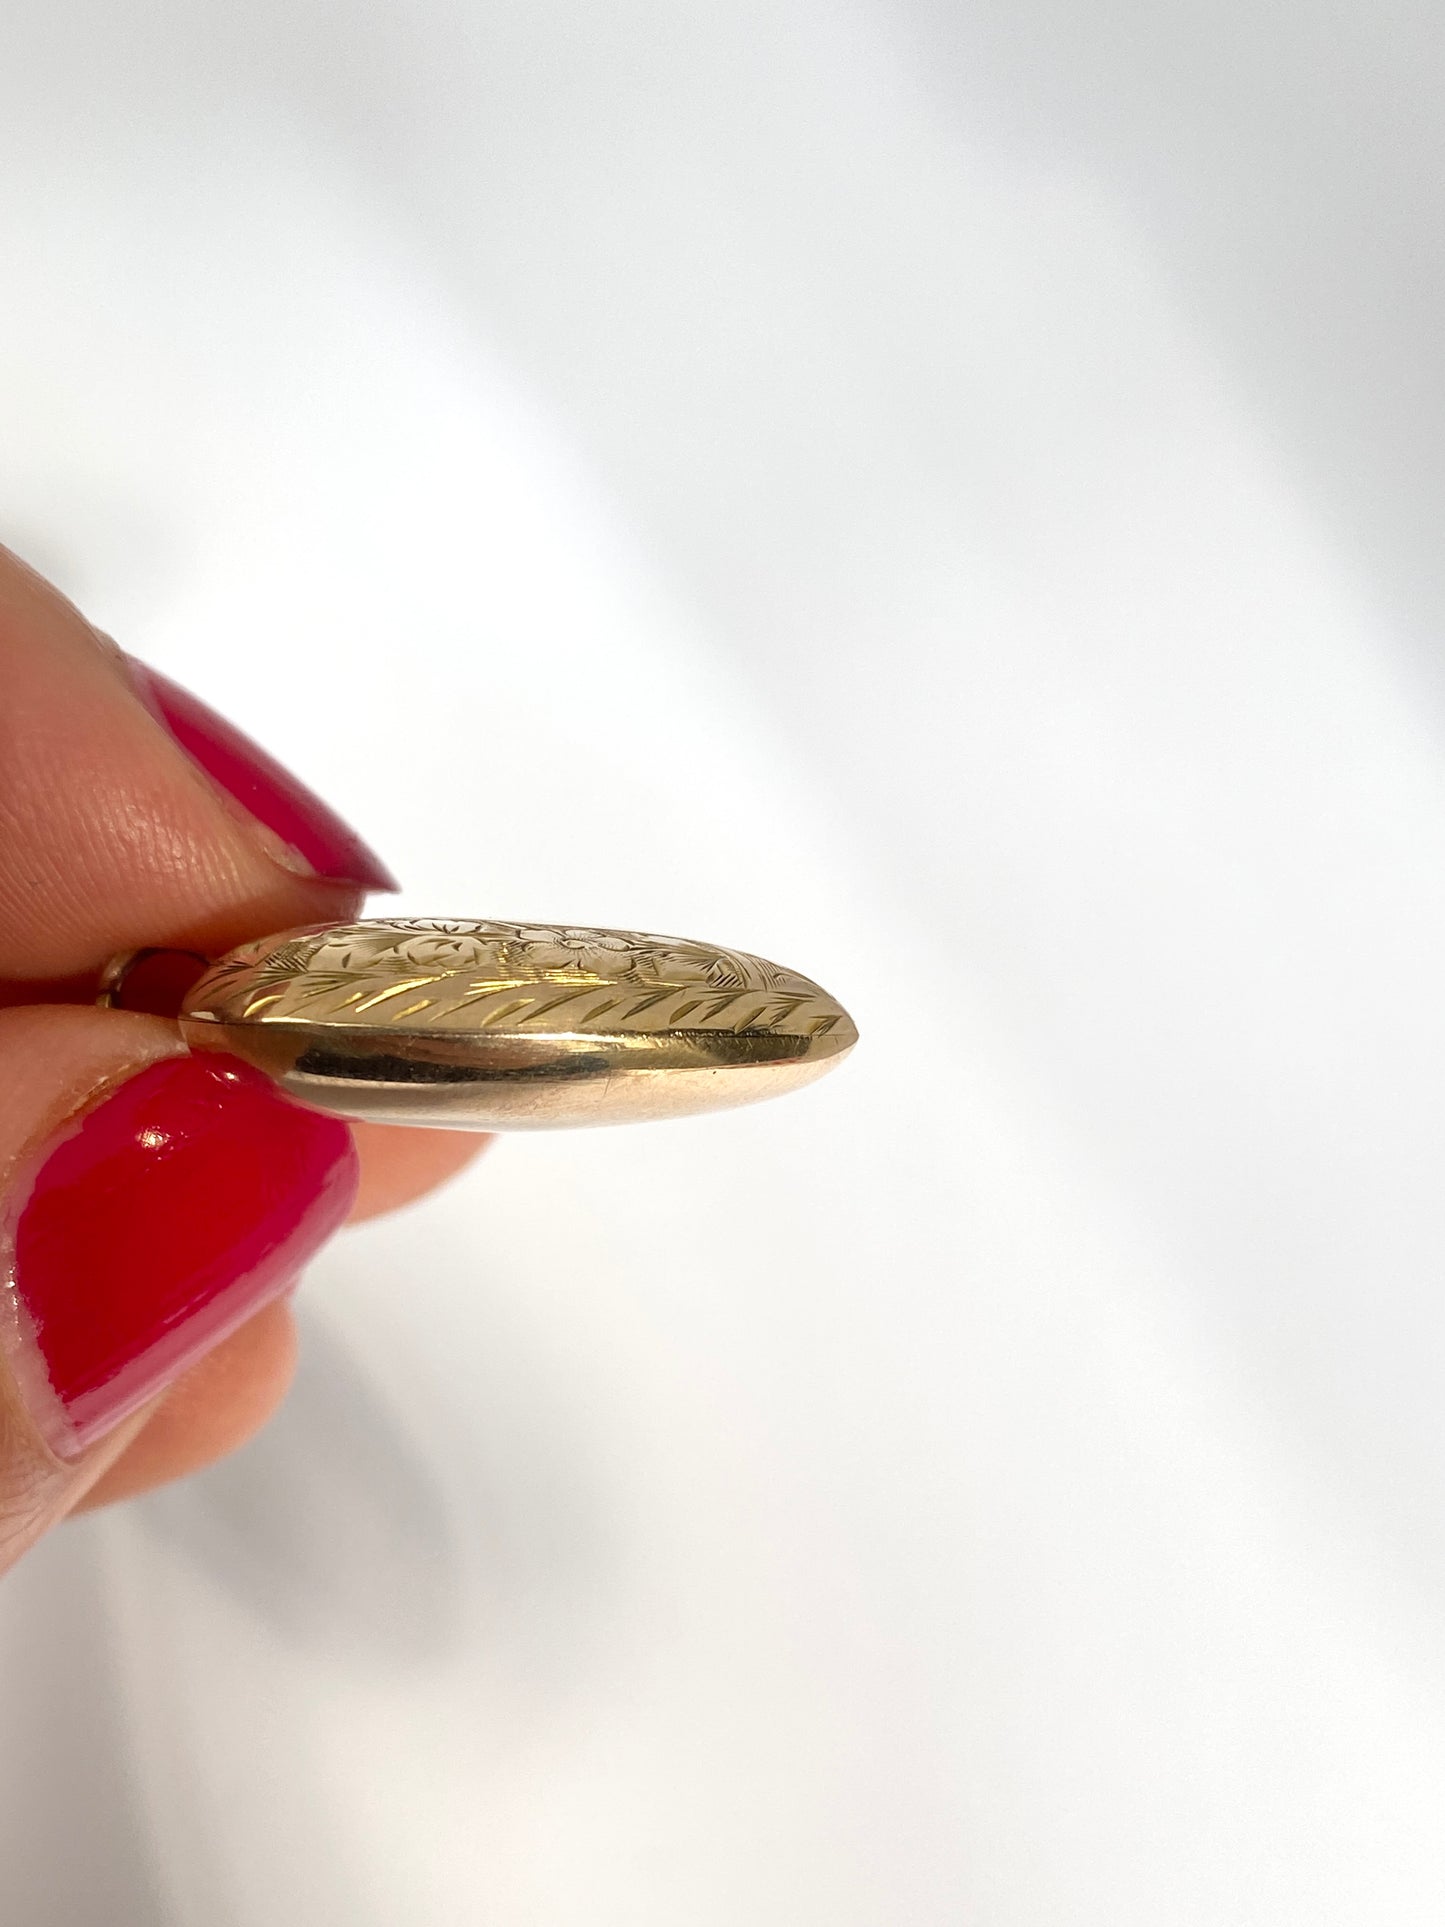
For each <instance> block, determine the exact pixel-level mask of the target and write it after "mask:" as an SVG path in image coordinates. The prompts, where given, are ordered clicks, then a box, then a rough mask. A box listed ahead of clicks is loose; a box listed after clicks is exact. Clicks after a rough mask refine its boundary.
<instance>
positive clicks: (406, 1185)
mask: <svg viewBox="0 0 1445 1927" xmlns="http://www.w3.org/2000/svg"><path fill="white" fill-rule="evenodd" d="M351 1134H352V1136H353V1137H354V1138H355V1139H356V1148H357V1150H358V1151H359V1152H360V1153H361V1188H360V1190H359V1191H358V1192H357V1194H356V1202H355V1204H354V1205H353V1206H352V1208H351V1221H352V1223H353V1224H355V1223H356V1222H357V1221H358V1220H360V1219H362V1218H375V1217H379V1216H380V1215H381V1214H382V1213H383V1212H385V1211H397V1210H400V1209H401V1208H402V1206H404V1205H408V1204H412V1203H414V1202H415V1201H416V1199H418V1198H420V1197H424V1196H425V1195H426V1193H427V1192H429V1191H434V1190H436V1189H437V1187H438V1186H439V1185H442V1184H446V1183H448V1182H449V1181H450V1180H451V1179H452V1178H454V1177H456V1176H458V1175H459V1173H461V1172H462V1171H464V1170H465V1169H466V1168H467V1166H468V1165H469V1164H471V1162H472V1161H473V1159H475V1158H476V1157H478V1156H479V1155H480V1154H481V1153H482V1152H483V1151H484V1150H485V1149H486V1148H487V1146H488V1145H489V1144H490V1143H491V1142H492V1139H491V1138H490V1137H489V1136H488V1135H486V1134H485V1133H483V1132H479V1131H430V1130H416V1129H413V1128H409V1127H404V1126H401V1125H395V1124H353V1125H352V1127H351Z"/></svg>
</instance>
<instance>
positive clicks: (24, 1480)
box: [0, 1009, 181, 1569]
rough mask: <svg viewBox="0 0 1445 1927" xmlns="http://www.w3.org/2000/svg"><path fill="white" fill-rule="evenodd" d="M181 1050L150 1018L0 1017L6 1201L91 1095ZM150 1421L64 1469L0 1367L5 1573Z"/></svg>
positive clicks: (81, 1014)
mask: <svg viewBox="0 0 1445 1927" xmlns="http://www.w3.org/2000/svg"><path fill="white" fill-rule="evenodd" d="M180 1048H181V1046H180V1040H179V1038H178V1037H177V1036H176V1034H175V1032H174V1031H173V1030H172V1029H171V1028H170V1027H169V1026H167V1025H165V1024H162V1023H159V1022H157V1021H156V1020H155V1019H154V1018H149V1017H131V1016H128V1015H126V1014H125V1013H122V1012H115V1011H111V1012H103V1011H96V1010H63V1009H28V1010H5V1011H0V1086H3V1089H4V1092H5V1102H4V1105H3V1106H0V1197H3V1196H4V1195H5V1194H6V1193H7V1192H8V1191H9V1189H10V1187H11V1185H12V1184H13V1182H14V1181H15V1178H16V1174H17V1169H18V1167H19V1166H20V1164H21V1163H22V1162H23V1160H24V1159H25V1157H26V1156H27V1154H28V1153H29V1152H30V1151H31V1149H32V1147H34V1146H35V1145H37V1144H39V1143H41V1142H42V1141H43V1140H44V1139H45V1138H47V1137H48V1136H49V1135H50V1134H51V1133H52V1132H53V1131H55V1130H56V1129H57V1128H58V1127H59V1126H60V1125H61V1124H62V1123H63V1122H64V1121H65V1119H66V1118H67V1117H69V1116H71V1115H73V1113H74V1112H75V1111H76V1110H77V1109H78V1108H79V1107H80V1106H81V1105H82V1104H83V1103H84V1102H85V1101H86V1099H87V1098H89V1097H90V1096H91V1095H92V1094H93V1093H94V1092H96V1091H97V1090H99V1089H102V1088H104V1086H105V1085H107V1084H109V1083H114V1082H119V1081H120V1080H121V1079H122V1078H124V1077H127V1076H129V1075H131V1074H132V1073H134V1072H135V1071H138V1070H140V1069H142V1068H143V1067H144V1066H145V1065H147V1064H152V1063H156V1062H158V1061H159V1060H160V1059H161V1058H164V1057H169V1056H174V1055H176V1054H177V1053H178V1052H179V1050H180ZM149 1415H150V1414H149V1411H148V1410H146V1411H142V1412H139V1413H136V1414H135V1415H134V1416H133V1417H132V1418H131V1419H129V1420H128V1421H127V1422H126V1423H125V1424H123V1425H121V1426H118V1427H117V1428H116V1430H115V1431H114V1432H112V1433H110V1434H108V1435H107V1436H106V1437H105V1438H104V1439H102V1440H100V1441H99V1442H98V1443H97V1444H96V1445H94V1446H92V1447H91V1448H90V1450H89V1451H88V1452H86V1453H85V1454H84V1455H83V1456H82V1457H81V1458H80V1459H79V1460H77V1461H73V1462H67V1461H64V1460H61V1459H59V1458H57V1457H56V1456H55V1454H54V1453H53V1452H52V1451H51V1450H50V1448H49V1446H48V1445H46V1443H45V1442H44V1440H43V1439H42V1438H41V1436H40V1434H39V1432H38V1431H37V1430H36V1427H35V1425H34V1423H33V1422H32V1420H31V1417H30V1415H29V1413H28V1411H27V1410H26V1407H25V1403H24V1400H23V1399H22V1397H21V1395H20V1392H19V1388H18V1386H17V1384H16V1382H15V1379H14V1377H13V1375H12V1373H11V1371H10V1370H9V1366H8V1362H7V1363H6V1364H5V1365H3V1366H0V1569H3V1568H4V1567H5V1566H7V1565H9V1564H10V1563H11V1562H13V1560H14V1559H16V1558H17V1557H18V1556H19V1555H20V1553H21V1552H23V1551H24V1550H25V1549H26V1547H27V1546H29V1545H31V1544H33V1543H34V1541H35V1540H36V1539H37V1538H39V1536H40V1535H41V1533H43V1532H44V1531H46V1530H47V1529H48V1528H49V1527H50V1526H51V1525H53V1524H54V1522H55V1521H56V1520H57V1519H59V1518H62V1517H64V1515H65V1514H66V1513H67V1512H69V1511H70V1510H71V1509H72V1508H73V1507H74V1506H75V1505H77V1504H78V1503H79V1501H80V1500H81V1499H82V1498H83V1497H84V1496H85V1494H86V1492H87V1491H88V1490H89V1489H90V1488H91V1487H92V1486H93V1485H94V1483H95V1482H96V1481H97V1480H98V1479H99V1478H101V1477H102V1476H103V1475H104V1473H105V1472H107V1471H108V1470H109V1469H110V1467H111V1466H112V1465H113V1464H114V1463H115V1462H116V1461H117V1460H118V1459H119V1458H120V1457H121V1456H122V1455H123V1454H124V1453H125V1451H126V1449H127V1447H128V1446H129V1444H130V1443H131V1441H132V1440H133V1439H134V1438H135V1437H137V1436H138V1434H139V1433H140V1432H141V1431H142V1430H143V1428H144V1426H145V1424H146V1421H147V1419H148V1417H149Z"/></svg>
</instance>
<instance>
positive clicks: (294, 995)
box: [180, 918, 858, 1131]
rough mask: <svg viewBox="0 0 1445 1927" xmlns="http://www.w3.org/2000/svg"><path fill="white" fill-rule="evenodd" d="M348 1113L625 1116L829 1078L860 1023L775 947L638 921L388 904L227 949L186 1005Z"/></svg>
mask: <svg viewBox="0 0 1445 1927" xmlns="http://www.w3.org/2000/svg"><path fill="white" fill-rule="evenodd" d="M180 1025H181V1030H182V1032H183V1034H184V1036H185V1038H186V1041H187V1043H188V1044H189V1045H190V1046H191V1048H192V1049H193V1050H213V1051H224V1052H228V1053H229V1054H230V1055H232V1056H234V1057H239V1058H242V1059H244V1060H245V1061H246V1062H247V1063H249V1064H253V1065H255V1066H256V1067H257V1068H258V1069H259V1070H262V1071H265V1072H266V1073H267V1075H268V1076H270V1077H272V1078H274V1079H275V1080H276V1082H277V1083H278V1084H280V1085H281V1086H282V1087H283V1088H284V1089H285V1090H286V1091H288V1092H289V1093H290V1094H291V1095H292V1096H293V1097H295V1098H297V1099H299V1100H300V1101H301V1102H303V1103H305V1104H309V1105H312V1106H314V1107H315V1108H317V1109H319V1110H324V1111H332V1112H335V1113H337V1114H339V1115H341V1116H343V1117H353V1118H369V1119H373V1120H375V1121H377V1122H382V1123H392V1124H419V1125H439V1126H445V1127H447V1128H450V1129H458V1128H460V1129H474V1130H479V1131H515V1130H539V1129H551V1128H558V1127H565V1126H569V1125H586V1124H624V1123H629V1122H632V1121H634V1120H637V1119H645V1118H660V1117H679V1116H683V1115H685V1114H687V1113H689V1112H693V1111H709V1110H715V1109H719V1108H721V1107H723V1106H728V1105H734V1104H749V1103H752V1102H753V1101H754V1100H756V1099H759V1098H764V1097H772V1096H775V1095H777V1094H780V1093H781V1092H784V1091H790V1090H795V1089H797V1087H798V1086H799V1085H802V1084H807V1083H811V1082H812V1080H813V1079H814V1078H816V1077H820V1076H821V1075H822V1074H823V1072H824V1071H826V1070H828V1069H830V1068H831V1067H832V1066H833V1065H834V1064H836V1063H838V1062H839V1061H840V1060H841V1059H842V1058H843V1057H844V1056H845V1055H846V1053H847V1052H848V1051H849V1050H851V1049H852V1047H853V1045H854V1044H855V1043H856V1042H857V1038H858V1033H857V1030H856V1028H855V1027H854V1024H853V1022H852V1019H851V1018H850V1017H849V1016H848V1013H847V1012H846V1011H845V1010H844V1009H843V1007H842V1005H841V1004H839V1003H837V1002H836V1001H835V1000H834V999H833V998H832V997H830V996H829V995H828V994H827V992H826V991H824V990H821V989H819V987H818V985H817V984H815V983H812V982H811V981H810V980H809V979H808V978H806V977H800V976H799V975H798V974H797V973H796V972H795V971H791V970H784V969H782V968H781V967H780V966H779V965H777V964H772V963H768V962H766V961H765V960H764V959H763V958H761V957H753V956H749V955H747V954H746V953H744V952H742V951H737V950H724V949H721V948H719V947H717V946H716V945H713V944H704V943H693V942H689V941H686V940H684V939H682V938H675V937H652V936H644V935H642V934H640V933H639V932H637V931H634V930H592V929H579V928H573V927H571V926H567V925H561V924H535V923H494V922H460V921H453V920H450V919H447V920H437V921H432V920H426V919H409V918H384V919H376V920H373V921H368V922H363V923H350V924H325V925H315V926H312V927H310V928H307V929H303V930H288V931H284V932H282V933H281V934H280V935H277V936H274V937H266V938H262V939H261V940H259V941H257V942H253V943H248V944H244V945H242V946H241V948H239V949H237V950H233V951H231V952H230V953H229V954H228V955H226V956H224V957H222V958H220V959H219V960H218V961H216V962H215V963H213V964H212V965H211V966H210V967H209V968H208V969H207V970H206V972H205V974H204V975H203V976H202V977H201V978H200V979H199V980H198V981H197V982H196V983H195V984H193V985H192V987H191V989H190V991H189V992H188V994H187V995H186V997H185V1000H184V1003H183V1004H182V1007H181V1011H180Z"/></svg>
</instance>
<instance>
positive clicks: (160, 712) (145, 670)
mask: <svg viewBox="0 0 1445 1927" xmlns="http://www.w3.org/2000/svg"><path fill="white" fill-rule="evenodd" d="M126 660H127V662H128V663H129V665H130V672H131V676H132V678H133V679H134V682H135V685H136V688H137V689H138V690H139V692H140V696H141V700H142V701H143V702H144V703H145V705H146V707H147V709H149V710H150V712H151V714H152V715H153V716H154V717H155V718H156V720H157V722H159V723H161V724H163V725H164V727H165V728H166V729H167V730H169V732H170V734H171V735H172V736H173V737H174V738H175V740H176V741H177V742H178V743H179V744H180V746H181V748H182V749H183V750H184V751H185V752H186V754H187V755H188V756H189V757H190V758H191V760H192V761H193V762H196V763H199V764H200V766H201V768H202V769H203V770H204V771H205V772H206V774H207V776H209V777H210V778H211V780H212V782H214V783H218V784H219V785H220V786H221V788H222V789H223V790H225V791H226V793H227V795H229V796H232V797H234V798H235V800H236V801H237V802H238V803H240V804H241V805H242V806H243V807H244V808H245V809H247V810H249V811H250V813H251V815H252V816H254V817H255V818H256V820H257V821H258V822H259V823H263V824H264V825H265V826H266V828H267V829H268V830H270V831H271V832H272V834H273V835H275V836H278V837H279V838H280V839H281V841H282V842H283V843H284V844H285V845H286V846H287V848H288V849H291V850H294V851H295V852H296V854H297V855H298V856H299V857H300V858H301V859H302V861H303V862H304V863H305V864H306V865H307V866H308V868H310V869H311V870H313V871H315V873H316V875H317V876H319V877H327V878H329V879H331V880H332V881H333V882H336V883H353V884H355V885H356V886H357V887H358V888H359V889H362V890H399V889H400V888H401V885H400V884H399V883H398V882H397V880H396V878H395V877H394V876H393V875H392V874H391V871H390V870H388V869H387V867H386V865H385V864H384V863H383V862H382V860H381V858H380V857H379V856H378V855H377V854H376V852H375V851H374V850H372V849H370V848H368V846H367V845H366V844H365V843H363V842H362V840H361V838H360V837H359V836H358V835H357V834H356V832H355V830H353V829H352V828H351V827H350V826H349V824H346V823H344V822H343V821H342V820H341V818H340V817H339V816H338V815H337V814H336V812H335V810H333V809H332V807H331V805H330V804H329V803H323V802H322V800H321V798H320V797H319V796H317V795H316V794H315V793H314V791H312V790H309V789H307V787H306V785H305V784H304V783H301V782H298V781H297V779H296V778H295V777H294V776H293V775H292V774H291V772H290V770H289V769H286V768H285V767H284V766H283V765H282V764H280V763H278V762H277V761H276V758H275V757H274V756H268V755H267V753H266V751H265V750H264V749H262V748H261V746H260V745H259V743H253V742H252V741H251V739H250V737H249V736H244V735H242V733H241V731H240V730H239V729H237V728H236V726H235V724H234V723H228V722H227V721H226V719H225V717H224V716H222V715H220V714H218V713H217V711H216V710H214V709H212V708H211V707H210V706H209V705H208V704H206V703H203V702H202V701H201V700H200V698H199V697H198V696H193V695H192V694H191V692H190V691H189V690H188V689H182V688H181V686H180V684H179V683H174V682H172V681H171V679H170V677H169V676H163V675H161V673H160V671H159V670H158V669H151V668H150V667H148V666H147V664H145V663H143V662H137V661H136V659H135V657H134V656H128V657H127V658H126Z"/></svg>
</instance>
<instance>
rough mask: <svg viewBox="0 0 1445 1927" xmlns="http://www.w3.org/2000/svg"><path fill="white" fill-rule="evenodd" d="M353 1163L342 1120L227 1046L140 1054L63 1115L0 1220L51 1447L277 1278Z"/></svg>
mask: <svg viewBox="0 0 1445 1927" xmlns="http://www.w3.org/2000/svg"><path fill="white" fill-rule="evenodd" d="M357 1175H358V1173H357V1159H356V1147H355V1145H354V1144H353V1142H352V1139H351V1133H350V1132H349V1131H348V1130H347V1128H346V1126H345V1125H344V1124H342V1123H341V1122H340V1121H339V1120H338V1119H336V1118H331V1117H325V1116H323V1115H322V1114H321V1113H320V1112H318V1111H306V1110H303V1109H302V1108H301V1107H300V1106H299V1105H297V1104H292V1103H290V1102H288V1101H287V1100H286V1099H285V1098H283V1097H281V1096H280V1095H279V1094H278V1093H277V1091H276V1089H275V1086H274V1085H272V1084H271V1083H270V1082H269V1080H268V1079H266V1078H265V1077H263V1076H262V1075H261V1074H260V1072H259V1071H254V1070H252V1069H251V1068H250V1067H249V1066H248V1065H245V1064H239V1063H236V1062H235V1061H234V1060H232V1059H230V1058H225V1057H216V1058H210V1057H207V1058H206V1059H204V1060H202V1059H199V1058H194V1057H172V1058H167V1059H165V1060H164V1061H163V1062H162V1063H159V1064H152V1065H150V1066H149V1067H148V1068H147V1069H145V1070H143V1071H140V1072H138V1073H137V1074H136V1075H135V1076H134V1077H131V1078H128V1079H127V1080H126V1082H125V1083H123V1084H121V1085H119V1086H118V1087H117V1088H116V1089H115V1090H114V1091H111V1092H109V1093H108V1094H107V1095H106V1096H104V1097H102V1098H101V1099H100V1101H99V1102H98V1103H96V1104H94V1105H93V1106H92V1107H91V1108H90V1109H89V1110H87V1111H85V1112H83V1113H82V1114H81V1115H80V1117H78V1118H76V1119H73V1120H72V1121H71V1123H70V1124H69V1125H68V1126H66V1127H65V1128H64V1129H63V1130H62V1131H61V1133H60V1135H59V1137H58V1138H56V1139H55V1140H53V1141H52V1142H51V1143H50V1144H49V1145H48V1146H47V1147H46V1148H45V1150H44V1151H43V1153H41V1155H40V1156H39V1157H38V1158H37V1160H36V1161H35V1163H34V1164H33V1166H32V1167H31V1170H30V1172H29V1175H28V1181H27V1179H26V1178H24V1177H22V1180H21V1184H20V1187H19V1195H18V1196H16V1197H15V1198H14V1199H13V1200H12V1201H11V1204H10V1208H9V1210H8V1212H7V1214H6V1218H7V1222H6V1224H5V1226H4V1229H5V1231H6V1233H7V1234H8V1235H7V1236H6V1239H5V1242H6V1244H7V1245H8V1247H9V1249H8V1252H7V1253H6V1256H7V1257H8V1259H9V1265H8V1277H6V1278H5V1282H6V1283H8V1285H9V1286H10V1290H11V1293H12V1303H13V1306H14V1316H13V1319H12V1321H11V1322H12V1323H13V1325H14V1326H16V1327H18V1329H17V1330H16V1331H15V1332H14V1333H13V1334H12V1342H13V1345H14V1348H15V1354H16V1357H15V1363H16V1367H17V1376H18V1377H19V1379H20V1381H21V1384H22V1389H26V1390H29V1391H31V1392H32V1393H33V1394H34V1395H35V1396H34V1398H33V1401H32V1402H33V1405H34V1407H35V1411H36V1417H37V1421H38V1422H39V1423H40V1424H41V1426H42V1428H43V1429H44V1430H45V1431H46V1433H47V1436H48V1437H49V1438H50V1440H51V1443H52V1445H53V1446H54V1447H55V1449H56V1450H57V1451H59V1452H61V1453H63V1454H66V1455H69V1454H72V1453H74V1452H76V1451H78V1450H79V1449H80V1448H81V1447H82V1446H85V1445H88V1444H89V1443H90V1441H91V1440H92V1439H94V1438H98V1437H99V1436H100V1435H101V1434H102V1433H104V1432H107V1431H109V1429H110V1428H111V1426H113V1425H115V1424H117V1423H118V1422H119V1421H120V1420H121V1419H123V1418H125V1417H126V1416H127V1415H128V1414H129V1413H131V1412H133V1411H134V1410H135V1409H136V1408H137V1407H138V1406H140V1405H142V1404H144V1403H145V1401H146V1400H147V1399H148V1398H150V1397H152V1396H153V1395H154V1394H155V1393H156V1392H158V1391H160V1390H161V1389H162V1388H163V1387H164V1386H166V1385H167V1384H169V1383H170V1381H171V1380H172V1379H174V1378H175V1377H176V1376H177V1375H178V1374H179V1373H181V1372H183V1371H184V1370H185V1369H186V1367H187V1366H188V1365H190V1364H192V1363H193V1362H194V1361H195V1360H196V1359H197V1358H199V1357H200V1356H201V1354H202V1353H203V1352H207V1351H209V1350H210V1348H211V1347H212V1346H213V1345H215V1344H217V1343H218V1342H219V1341H220V1340H221V1339H222V1338H224V1337H226V1335H227V1334H228V1333H229V1332H232V1331H234V1330H235V1328H236V1327H237V1326H238V1325H240V1324H242V1323H244V1322H245V1320H246V1319H247V1318H248V1317H249V1316H250V1315H251V1313H252V1312H254V1311H257V1310H259V1309H260V1307H261V1306H262V1305H263V1304H265V1303H266V1302H267V1300H268V1299H271V1298H274V1297H277V1296H279V1295H280V1294H281V1293H282V1292H284V1291H285V1290H286V1289H287V1287H288V1285H289V1284H291V1282H292V1281H293V1280H294V1278H295V1275H296V1273H297V1272H298V1271H299V1270H300V1268H301V1266H302V1265H304V1264H305V1262H306V1260H307V1259H308V1258H309V1257H310V1256H311V1255H312V1253H313V1252H314V1251H315V1250H316V1249H317V1247H318V1246H319V1245H321V1244H322V1243H323V1242H324V1240H325V1239H326V1238H327V1237H329V1236H330V1234H331V1233H332V1232H333V1231H334V1230H335V1229H336V1227H337V1226H338V1225H339V1224H340V1223H341V1221H342V1219H343V1218H344V1217H345V1216H346V1213H347V1211H348V1209H349V1208H350V1205H351V1201H352V1199H353V1197H354V1196H355V1194H356V1184H357ZM3 1275H4V1274H3V1272H0V1276H3ZM36 1353H38V1360H37V1358H36V1356H35V1354H36ZM38 1366H43V1375H42V1373H41V1371H40V1370H39V1369H38ZM42 1376H43V1381H44V1382H41V1380H42Z"/></svg>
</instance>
